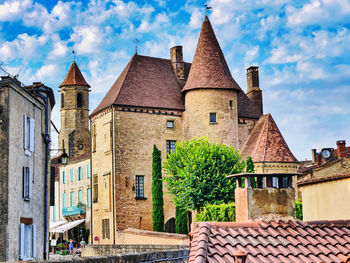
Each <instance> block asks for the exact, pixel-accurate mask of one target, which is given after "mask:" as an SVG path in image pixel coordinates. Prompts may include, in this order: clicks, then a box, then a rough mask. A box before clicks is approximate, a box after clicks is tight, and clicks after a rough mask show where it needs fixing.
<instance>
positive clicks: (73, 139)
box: [58, 61, 90, 159]
mask: <svg viewBox="0 0 350 263" xmlns="http://www.w3.org/2000/svg"><path fill="white" fill-rule="evenodd" d="M59 87H60V90H59V92H60V93H61V131H60V134H59V137H58V145H59V148H60V149H65V150H66V152H67V153H68V155H69V158H70V159H72V158H74V157H77V156H79V155H82V154H85V153H88V152H90V133H89V91H90V89H89V88H90V85H89V84H88V83H87V82H86V81H85V79H84V77H83V75H82V74H81V72H80V70H79V67H78V65H77V63H75V61H74V62H73V63H72V65H71V66H70V68H69V71H68V73H67V76H66V78H65V79H64V81H63V83H62V84H61V85H60V86H59Z"/></svg>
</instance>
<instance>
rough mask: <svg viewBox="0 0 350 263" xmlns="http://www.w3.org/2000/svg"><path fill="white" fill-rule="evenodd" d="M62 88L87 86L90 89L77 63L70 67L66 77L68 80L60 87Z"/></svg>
mask: <svg viewBox="0 0 350 263" xmlns="http://www.w3.org/2000/svg"><path fill="white" fill-rule="evenodd" d="M62 86H87V87H90V85H89V84H88V83H87V82H86V81H85V79H84V77H83V74H81V72H80V69H79V67H78V65H77V63H75V61H74V62H73V63H72V65H71V66H70V68H69V70H68V73H67V75H66V78H65V79H64V81H63V82H62V83H61V85H60V86H59V87H62Z"/></svg>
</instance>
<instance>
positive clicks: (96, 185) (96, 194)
mask: <svg viewBox="0 0 350 263" xmlns="http://www.w3.org/2000/svg"><path fill="white" fill-rule="evenodd" d="M92 194H93V202H98V177H97V175H96V176H94V188H93V193H92Z"/></svg>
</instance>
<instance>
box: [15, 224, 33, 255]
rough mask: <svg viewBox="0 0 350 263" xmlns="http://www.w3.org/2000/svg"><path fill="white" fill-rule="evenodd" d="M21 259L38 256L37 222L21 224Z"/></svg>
mask: <svg viewBox="0 0 350 263" xmlns="http://www.w3.org/2000/svg"><path fill="white" fill-rule="evenodd" d="M19 236H20V240H19V259H21V260H30V259H32V258H34V257H36V246H35V245H36V226H35V224H20V225H19Z"/></svg>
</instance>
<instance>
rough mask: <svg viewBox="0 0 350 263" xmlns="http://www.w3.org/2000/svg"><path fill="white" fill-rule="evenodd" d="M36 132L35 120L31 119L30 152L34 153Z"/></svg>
mask: <svg viewBox="0 0 350 263" xmlns="http://www.w3.org/2000/svg"><path fill="white" fill-rule="evenodd" d="M34 132H35V120H34V119H30V133H29V138H30V139H29V140H30V141H29V150H30V151H31V152H34Z"/></svg>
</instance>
